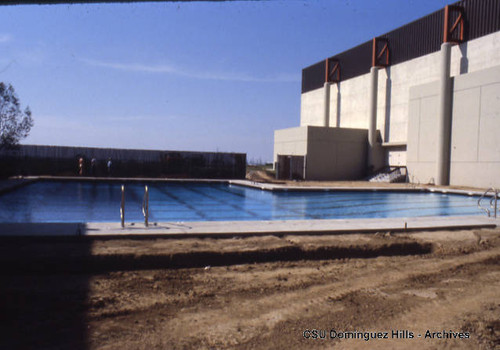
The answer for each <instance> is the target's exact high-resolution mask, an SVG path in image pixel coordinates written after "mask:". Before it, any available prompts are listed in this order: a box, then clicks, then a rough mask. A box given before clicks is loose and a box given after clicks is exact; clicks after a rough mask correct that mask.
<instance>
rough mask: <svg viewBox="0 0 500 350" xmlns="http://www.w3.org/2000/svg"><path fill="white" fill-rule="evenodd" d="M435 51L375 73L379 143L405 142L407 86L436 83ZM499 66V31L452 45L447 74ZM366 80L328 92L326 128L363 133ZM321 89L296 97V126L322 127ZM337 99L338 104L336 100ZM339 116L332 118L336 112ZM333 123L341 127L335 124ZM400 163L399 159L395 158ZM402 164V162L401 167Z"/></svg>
mask: <svg viewBox="0 0 500 350" xmlns="http://www.w3.org/2000/svg"><path fill="white" fill-rule="evenodd" d="M440 58H441V56H440V52H435V53H432V54H429V55H425V56H422V57H418V58H415V59H412V60H410V61H406V62H403V63H400V64H397V65H394V66H390V67H388V68H383V69H380V71H379V79H378V104H377V106H378V108H377V128H378V129H379V130H380V132H381V135H382V139H383V141H384V142H406V140H407V130H408V117H409V103H408V101H409V96H410V95H409V94H410V87H412V86H415V85H421V84H425V83H429V82H433V81H435V80H437V79H438V75H439V69H440V68H439V67H440ZM499 64H500V32H496V33H493V34H489V35H486V36H483V37H480V38H478V39H475V40H471V41H468V42H465V43H463V44H461V45H456V46H454V47H453V49H452V56H451V75H452V76H459V75H461V74H466V73H472V72H476V71H479V70H483V69H486V68H489V67H494V66H496V65H499ZM369 87H370V75H369V74H365V75H361V76H358V77H355V78H352V79H349V80H345V81H341V82H340V83H339V84H338V86H337V84H333V85H332V86H331V87H330V124H329V126H332V127H335V126H339V127H343V128H344V127H346V128H368V118H369V114H368V111H369V110H368V103H369ZM323 94H324V91H323V88H319V89H316V90H312V91H309V92H306V93H303V94H302V95H301V111H300V125H301V126H307V125H313V126H322V125H323V119H324V117H323V110H324V106H323V96H324V95H323ZM338 96H340V101H338V99H337V97H338ZM338 111H340V116H339V117H337V112H338ZM337 119H338V120H339V121H340V124H337ZM397 159H400V161H401V162H405V159H404V157H401V156H398V158H397ZM403 164H404V163H403Z"/></svg>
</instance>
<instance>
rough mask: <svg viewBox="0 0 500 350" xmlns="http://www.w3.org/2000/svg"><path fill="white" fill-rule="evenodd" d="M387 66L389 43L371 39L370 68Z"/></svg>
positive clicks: (381, 39) (385, 40)
mask: <svg viewBox="0 0 500 350" xmlns="http://www.w3.org/2000/svg"><path fill="white" fill-rule="evenodd" d="M387 66H389V41H388V40H387V39H383V38H373V43H372V67H387Z"/></svg>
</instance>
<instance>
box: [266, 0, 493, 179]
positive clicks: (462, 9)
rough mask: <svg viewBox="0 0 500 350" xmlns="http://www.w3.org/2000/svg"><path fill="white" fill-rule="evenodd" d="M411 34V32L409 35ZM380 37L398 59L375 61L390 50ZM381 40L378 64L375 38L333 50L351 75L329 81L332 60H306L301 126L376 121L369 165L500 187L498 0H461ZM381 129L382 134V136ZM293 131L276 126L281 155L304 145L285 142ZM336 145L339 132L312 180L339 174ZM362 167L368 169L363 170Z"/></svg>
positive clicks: (367, 126)
mask: <svg viewBox="0 0 500 350" xmlns="http://www.w3.org/2000/svg"><path fill="white" fill-rule="evenodd" d="M445 21H447V22H445ZM476 22H479V23H476ZM454 23H456V24H457V25H453V24H454ZM416 24H418V26H417V25H416ZM479 24H480V25H479ZM417 27H418V28H417ZM443 27H444V33H443ZM479 28H482V29H479ZM438 29H439V30H438ZM406 33H409V34H406ZM404 35H408V37H405V38H404V40H403V39H400V38H401V37H402V36H404ZM377 38H383V40H384V42H386V43H387V45H386V48H387V50H389V52H390V56H391V57H393V58H392V61H393V62H389V64H387V65H385V64H381V63H380V62H378V61H376V59H378V58H380V57H381V56H382V54H383V52H382V51H380V49H379V47H378V46H376V43H375V42H376V40H375V39H377ZM375 39H374V40H373V57H372V64H371V66H366V64H367V63H366V62H367V59H366V57H364V58H363V57H359V55H362V54H363V53H365V55H369V53H370V51H371V50H370V48H371V46H372V44H371V42H366V43H365V44H362V45H360V46H357V47H355V48H353V49H351V50H348V51H346V52H344V53H340V54H338V55H336V56H332V59H334V60H335V61H336V62H339V65H340V71H341V76H342V75H344V76H345V75H347V76H348V78H345V79H342V80H340V81H338V82H337V81H335V82H324V83H320V79H324V76H325V73H324V72H323V73H321V70H322V69H323V71H324V69H328V68H327V67H328V64H327V63H323V64H322V62H318V63H317V64H315V65H313V66H310V67H307V68H305V69H304V71H303V85H302V94H301V110H300V127H301V128H305V127H313V126H314V127H322V128H326V129H336V130H342V129H364V130H367V131H368V132H367V139H366V140H365V147H366V152H365V153H364V154H365V155H363V157H364V156H367V157H368V158H367V159H365V166H364V169H363V171H361V173H364V174H369V173H370V172H371V170H377V169H382V168H384V167H385V166H407V167H408V172H409V175H410V177H409V179H410V181H415V182H420V183H435V184H439V185H448V184H450V185H461V186H479V187H487V186H497V187H500V176H499V175H498V174H500V171H499V169H498V168H497V165H496V163H495V162H497V158H498V157H500V149H499V148H498V147H499V146H498V144H500V143H499V142H498V141H497V140H498V135H499V134H500V124H499V119H500V117H499V110H500V107H499V106H498V101H499V99H500V87H499V85H498V84H499V83H500V79H499V78H498V73H497V71H498V69H500V6H499V4H498V1H492V0H486V1H480V0H464V1H460V2H457V3H456V4H454V5H453V6H447V7H446V8H445V9H443V10H440V11H438V12H436V13H433V14H431V15H429V16H426V17H424V18H422V19H420V20H418V21H416V22H413V23H410V24H408V25H406V26H404V27H402V28H400V29H396V30H394V31H392V32H390V33H387V34H384V35H381V36H379V37H376V38H375ZM445 39H446V40H445ZM381 40H382V39H381ZM398 40H399V41H398ZM412 40H414V41H415V43H412ZM417 44H418V45H417ZM426 45H427V46H429V47H428V48H426ZM415 47H419V48H421V49H418V50H417V49H415ZM360 48H362V49H363V50H364V51H363V50H361V49H360ZM412 50H413V51H412ZM419 50H420V51H419ZM410 51H411V52H410ZM343 57H346V58H345V59H342V58H343ZM369 58H370V57H368V59H369ZM358 61H359V62H358ZM353 62H354V63H353ZM322 67H324V68H322ZM343 68H344V69H345V70H344V71H345V72H346V73H345V74H343V73H342V69H343ZM374 72H376V75H375V73H374ZM321 74H322V76H321ZM326 76H327V77H328V74H326ZM327 79H328V78H327ZM327 89H328V91H327ZM326 101H328V105H326ZM327 113H328V115H327ZM287 130H288V129H287ZM375 131H376V134H377V135H379V136H377V138H380V139H377V140H375V139H374V136H373V135H375ZM340 133H341V132H340ZM285 134H286V132H276V133H275V150H274V159H275V161H276V159H277V157H278V155H283V154H287V152H288V153H289V152H294V151H296V150H297V147H299V146H298V145H294V144H293V142H291V143H290V142H289V143H287V147H288V148H287V147H285V143H284V141H283V140H282V139H281V136H282V135H285ZM325 134H328V135H330V137H337V136H333V135H339V133H337V134H334V133H332V132H327V131H325ZM300 142H302V146H300V147H302V151H303V152H305V151H307V150H308V148H307V147H306V146H305V145H306V144H308V143H312V142H313V141H312V140H308V141H307V142H305V141H300ZM327 144H332V145H333V144H335V141H334V140H331V141H329V142H326V143H325V142H324V148H323V151H322V152H323V156H321V155H320V154H319V153H318V154H315V156H314V158H315V159H320V158H322V157H323V162H322V163H323V168H324V169H323V170H321V171H322V173H321V174H316V173H314V172H312V171H309V170H308V169H309V166H312V164H311V163H308V164H306V165H305V167H306V169H307V170H306V174H308V175H310V176H312V177H311V179H312V178H314V179H324V180H333V179H338V178H337V177H335V176H336V175H334V174H337V173H336V171H334V170H331V169H328V166H327V165H326V164H328V161H327V160H328V158H329V157H330V154H331V152H332V150H330V149H329V148H328V147H327ZM304 147H305V148H304ZM375 148H378V153H379V158H378V159H379V160H378V161H377V160H376V156H374V155H373V154H376V152H375V153H374V150H375ZM345 151H347V152H349V151H348V150H347V149H345ZM290 154H292V153H290ZM303 154H304V153H303ZM304 155H305V154H304ZM351 157H352V158H353V157H358V155H355V154H354V153H351ZM372 158H373V159H372ZM306 159H309V156H307V157H306ZM358 161H359V162H361V160H360V159H358ZM317 170H318V171H319V168H318V169H317ZM347 173H349V171H346V172H345V174H347ZM353 174H356V176H359V174H360V172H359V169H358V168H356V171H353ZM354 178H355V177H353V178H346V180H347V179H354Z"/></svg>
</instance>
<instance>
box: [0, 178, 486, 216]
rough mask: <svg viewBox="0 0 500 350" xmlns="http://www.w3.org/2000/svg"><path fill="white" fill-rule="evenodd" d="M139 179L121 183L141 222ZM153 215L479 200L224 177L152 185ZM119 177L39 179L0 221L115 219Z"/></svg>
mask: <svg viewBox="0 0 500 350" xmlns="http://www.w3.org/2000/svg"><path fill="white" fill-rule="evenodd" d="M144 185H145V184H144V183H126V184H125V198H126V199H125V208H126V220H127V221H142V220H143V217H142V213H141V206H142V199H143V195H144ZM148 186H149V189H150V194H149V201H150V203H149V207H150V219H151V220H154V221H234V220H301V219H339V218H387V217H413V216H436V215H479V214H481V213H480V212H479V210H478V209H477V206H476V200H477V199H476V198H475V197H468V196H460V195H449V194H448V195H447V194H438V193H409V192H376V191H368V192H359V191H352V192H349V191H345V192H334V191H313V192H305V191H277V192H270V191H262V190H256V189H251V188H247V187H240V186H234V185H227V184H221V183H214V184H206V183H190V182H186V183H152V184H149V185H148ZM120 201H121V183H111V182H102V183H91V182H76V181H75V182H37V183H33V184H30V185H27V186H25V187H23V188H20V189H18V190H16V191H14V192H9V193H6V194H4V195H2V196H0V222H119V221H120V211H119V208H120Z"/></svg>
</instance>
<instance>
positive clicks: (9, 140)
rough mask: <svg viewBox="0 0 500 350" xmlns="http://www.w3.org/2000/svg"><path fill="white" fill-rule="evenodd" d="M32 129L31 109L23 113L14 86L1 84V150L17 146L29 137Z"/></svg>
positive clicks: (27, 108)
mask: <svg viewBox="0 0 500 350" xmlns="http://www.w3.org/2000/svg"><path fill="white" fill-rule="evenodd" d="M32 127H33V118H32V117H31V111H30V109H29V107H26V109H25V110H24V111H21V103H20V101H19V98H18V97H17V95H16V92H15V91H14V88H13V87H12V85H10V84H4V83H2V82H0V149H1V148H6V147H12V146H15V145H17V144H18V143H19V141H20V140H21V139H23V138H25V137H26V136H28V134H29V132H30V130H31V128H32Z"/></svg>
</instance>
